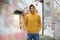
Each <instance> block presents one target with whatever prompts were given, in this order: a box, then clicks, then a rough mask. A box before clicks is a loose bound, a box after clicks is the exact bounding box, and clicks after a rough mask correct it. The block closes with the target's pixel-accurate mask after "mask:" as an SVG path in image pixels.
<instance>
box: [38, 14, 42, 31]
mask: <svg viewBox="0 0 60 40" xmlns="http://www.w3.org/2000/svg"><path fill="white" fill-rule="evenodd" d="M41 28H42V21H41V17H40V15H39V17H38V32H39V31H40V30H41Z"/></svg>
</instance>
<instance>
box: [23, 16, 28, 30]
mask: <svg viewBox="0 0 60 40" xmlns="http://www.w3.org/2000/svg"><path fill="white" fill-rule="evenodd" d="M27 21H28V20H27V16H26V17H25V20H24V29H25V30H27V23H28V22H27Z"/></svg>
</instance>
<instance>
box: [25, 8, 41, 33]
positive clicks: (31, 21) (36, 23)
mask: <svg viewBox="0 0 60 40" xmlns="http://www.w3.org/2000/svg"><path fill="white" fill-rule="evenodd" d="M24 28H25V29H26V30H27V31H28V32H29V33H32V34H34V33H36V32H39V31H40V30H41V28H42V22H41V17H40V15H38V14H37V13H36V9H35V12H34V14H32V13H29V14H28V15H27V16H26V18H25V22H24Z"/></svg>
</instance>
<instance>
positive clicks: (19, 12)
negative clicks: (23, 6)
mask: <svg viewBox="0 0 60 40" xmlns="http://www.w3.org/2000/svg"><path fill="white" fill-rule="evenodd" d="M14 14H22V11H19V10H15V11H14Z"/></svg>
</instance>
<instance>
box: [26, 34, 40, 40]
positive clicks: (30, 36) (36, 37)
mask: <svg viewBox="0 0 60 40" xmlns="http://www.w3.org/2000/svg"><path fill="white" fill-rule="evenodd" d="M32 39H33V40H39V33H36V34H30V33H28V39H27V40H32Z"/></svg>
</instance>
